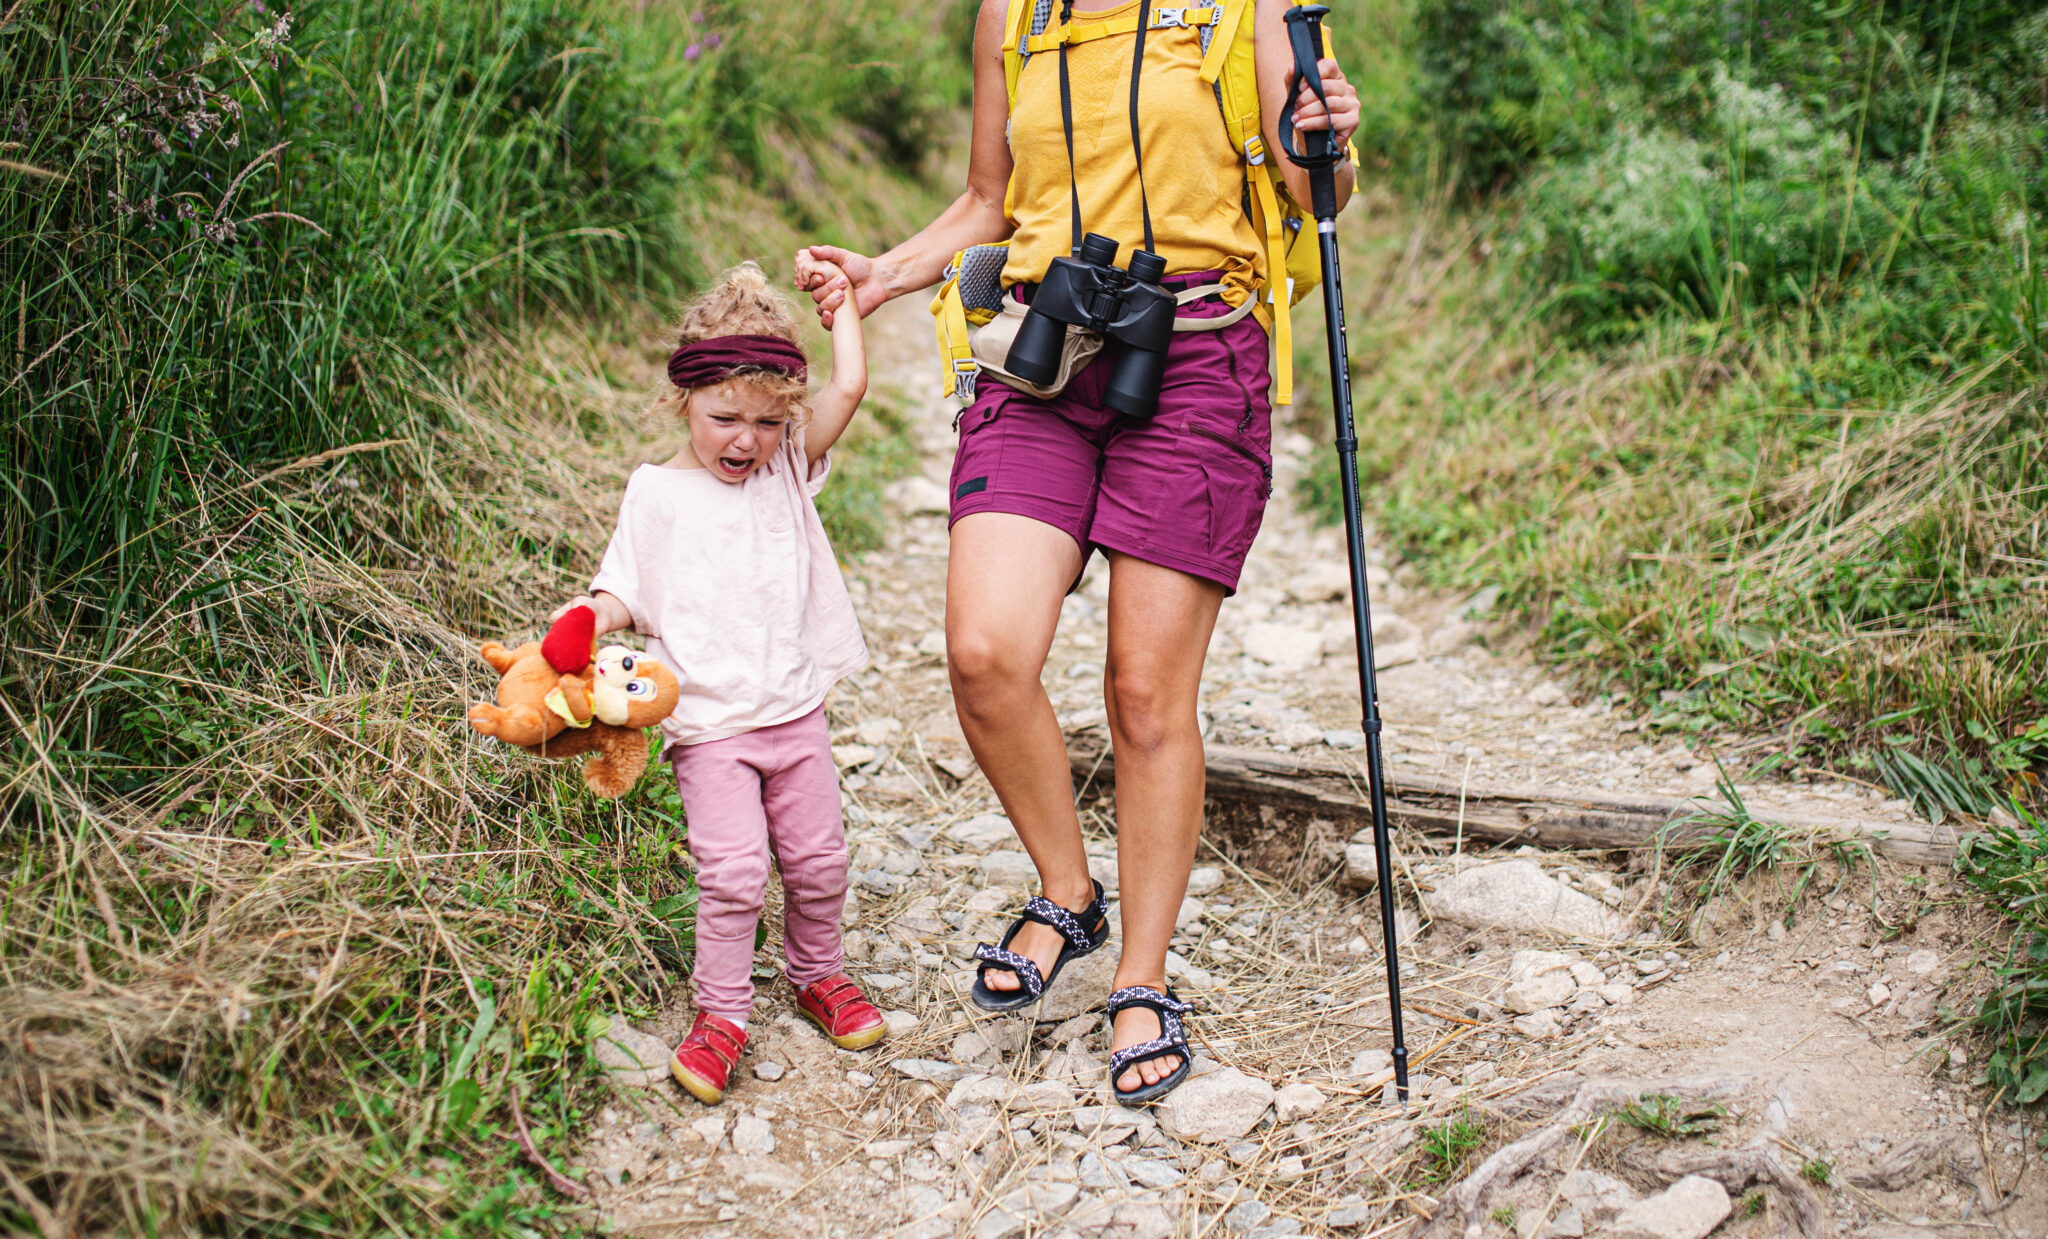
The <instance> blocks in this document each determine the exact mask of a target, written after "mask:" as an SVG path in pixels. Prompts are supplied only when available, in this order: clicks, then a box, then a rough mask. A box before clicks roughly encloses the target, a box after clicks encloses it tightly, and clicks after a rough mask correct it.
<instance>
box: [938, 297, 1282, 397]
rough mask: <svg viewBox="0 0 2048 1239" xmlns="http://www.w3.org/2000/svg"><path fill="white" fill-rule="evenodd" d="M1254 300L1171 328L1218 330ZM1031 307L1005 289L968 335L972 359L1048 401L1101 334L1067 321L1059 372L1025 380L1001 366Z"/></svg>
mask: <svg viewBox="0 0 2048 1239" xmlns="http://www.w3.org/2000/svg"><path fill="white" fill-rule="evenodd" d="M1222 291H1223V285H1221V284H1199V285H1197V286H1195V287H1193V288H1189V289H1185V290H1183V291H1181V292H1178V293H1176V294H1174V300H1175V301H1176V302H1178V303H1180V304H1181V305H1187V304H1188V303H1189V302H1193V301H1199V300H1201V299H1202V298H1203V297H1206V296H1209V295H1210V294H1212V293H1220V292H1222ZM1256 300H1257V299H1256V298H1254V297H1252V296H1251V295H1249V294H1247V295H1246V297H1245V299H1244V304H1243V305H1240V306H1238V307H1237V308H1236V309H1233V310H1232V311H1231V312H1230V313H1228V314H1223V315H1218V316H1217V317H1215V318H1176V319H1174V320H1173V329H1174V330H1175V331H1176V332H1181V331H1221V330H1223V329H1224V328H1225V327H1229V326H1232V325H1233V324H1235V323H1237V322H1239V321H1241V320H1242V319H1243V318H1244V316H1245V315H1247V314H1250V313H1251V312H1252V306H1253V304H1254V303H1255V301H1256ZM1030 308H1031V307H1029V306H1027V305H1025V304H1024V303H1023V302H1021V301H1019V300H1017V297H1016V294H1014V293H1009V292H1005V293H1004V294H1003V309H1002V312H1001V313H1000V314H997V315H996V316H995V317H994V318H992V319H990V320H989V321H988V322H987V323H986V324H984V325H982V326H981V327H978V328H976V329H975V330H974V333H973V335H972V336H971V337H970V338H969V346H970V347H971V348H972V349H973V350H974V360H975V362H976V363H977V364H979V365H980V366H981V368H982V369H983V370H985V371H987V372H988V373H989V374H990V375H993V376H994V377H995V378H997V379H1000V380H1001V381H1002V383H1003V385H1004V386H1005V387H1010V388H1014V389H1015V390H1017V391H1020V392H1023V393H1024V394H1025V395H1027V396H1036V397H1038V398H1039V399H1040V400H1050V399H1052V398H1053V397H1054V396H1057V395H1059V394H1060V393H1061V392H1063V391H1065V390H1066V389H1067V384H1068V383H1071V382H1073V381H1074V376H1075V375H1077V374H1079V373H1081V371H1082V370H1083V369H1085V368H1086V367H1087V365H1088V363H1089V362H1091V361H1094V360H1095V355H1096V354H1097V353H1100V352H1101V351H1102V335H1101V333H1099V332H1094V331H1090V330H1088V329H1087V328H1086V327H1079V326H1075V325H1072V324H1069V325H1068V326H1067V338H1066V340H1065V342H1064V343H1063V344H1062V345H1061V347H1060V370H1059V374H1058V375H1057V376H1056V377H1055V378H1054V380H1053V382H1052V383H1051V385H1049V386H1040V385H1039V384H1037V383H1027V382H1025V381H1024V380H1023V379H1020V378H1018V377H1017V376H1016V375H1014V374H1011V373H1010V372H1009V371H1008V370H1006V369H1004V368H1003V363H1004V362H1005V361H1008V360H1009V358H1010V345H1011V344H1012V343H1014V342H1015V341H1016V339H1017V329H1018V328H1020V327H1022V326H1023V325H1024V315H1025V314H1026V313H1028V312H1029V311H1030Z"/></svg>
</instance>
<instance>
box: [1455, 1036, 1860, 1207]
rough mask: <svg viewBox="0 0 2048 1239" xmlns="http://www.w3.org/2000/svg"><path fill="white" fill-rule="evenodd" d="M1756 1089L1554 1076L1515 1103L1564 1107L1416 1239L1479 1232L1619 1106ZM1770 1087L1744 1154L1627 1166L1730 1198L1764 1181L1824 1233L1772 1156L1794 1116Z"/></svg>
mask: <svg viewBox="0 0 2048 1239" xmlns="http://www.w3.org/2000/svg"><path fill="white" fill-rule="evenodd" d="M1761 1082H1762V1081H1759V1079H1758V1078H1757V1077H1756V1076H1749V1075H1738V1074H1734V1073H1725V1072H1717V1073H1715V1074H1711V1075H1698V1076H1676V1077H1668V1078H1664V1079H1649V1080H1639V1079H1622V1078H1616V1077H1601V1078H1598V1079H1592V1080H1579V1079H1573V1078H1571V1077H1560V1078H1559V1080H1558V1081H1556V1082H1555V1083H1553V1084H1552V1085H1551V1086H1550V1087H1549V1088H1546V1089H1544V1090H1542V1092H1541V1093H1540V1094H1539V1093H1533V1092H1532V1093H1530V1094H1525V1095H1524V1096H1523V1097H1521V1098H1519V1099H1517V1100H1518V1101H1519V1102H1521V1105H1520V1106H1518V1107H1517V1109H1520V1110H1522V1111H1523V1112H1524V1113H1529V1112H1532V1111H1533V1112H1540V1110H1541V1109H1544V1108H1548V1107H1547V1106H1545V1105H1544V1103H1545V1102H1546V1101H1548V1102H1550V1103H1551V1104H1553V1105H1554V1104H1555V1103H1556V1101H1557V1100H1562V1098H1563V1097H1564V1096H1565V1091H1566V1089H1568V1088H1569V1089H1571V1092H1570V1094H1569V1095H1570V1101H1569V1102H1568V1103H1566V1104H1565V1105H1564V1108H1563V1109H1561V1110H1559V1111H1557V1113H1556V1115H1555V1116H1554V1117H1553V1118H1552V1119H1551V1120H1550V1121H1549V1122H1548V1123H1546V1124H1544V1125H1543V1126H1542V1127H1540V1128H1538V1129H1536V1130H1535V1131H1533V1132H1530V1133H1529V1134H1528V1135H1526V1136H1524V1137H1522V1138H1521V1139H1520V1140H1517V1141H1515V1142H1514V1143H1512V1144H1509V1145H1506V1146H1505V1147H1503V1148H1501V1149H1500V1150H1498V1151H1497V1152H1495V1153H1494V1154H1493V1156H1491V1157H1489V1158H1487V1159H1486V1160H1485V1161H1484V1162H1481V1163H1480V1164H1479V1167H1478V1169H1476V1170H1474V1171H1473V1172H1472V1173H1471V1174H1469V1175H1467V1176H1465V1178H1464V1179H1463V1180H1462V1181H1460V1182H1459V1183H1458V1185H1457V1186H1456V1187H1454V1188H1452V1189H1451V1190H1450V1191H1449V1192H1448V1193H1446V1194H1445V1196H1444V1198H1443V1204H1442V1206H1441V1207H1440V1208H1439V1209H1438V1210H1437V1212H1436V1216H1435V1218H1434V1219H1433V1220H1432V1221H1431V1222H1430V1224H1429V1225H1428V1226H1427V1227H1426V1228H1424V1230H1423V1231H1422V1239H1452V1237H1453V1236H1462V1235H1466V1234H1476V1233H1478V1228H1479V1227H1480V1226H1481V1224H1482V1223H1483V1222H1484V1221H1485V1218H1486V1213H1487V1208H1488V1202H1489V1201H1490V1200H1491V1199H1492V1197H1493V1195H1494V1193H1495V1192H1497V1191H1501V1190H1504V1189H1506V1188H1508V1187H1509V1186H1511V1185H1512V1184H1513V1183H1514V1182H1515V1180H1516V1179H1518V1178H1520V1177H1521V1176H1522V1174H1523V1173H1524V1172H1525V1171H1527V1170H1529V1169H1530V1168H1531V1167H1532V1166H1535V1165H1536V1164H1537V1163H1539V1162H1541V1161H1543V1160H1544V1159H1545V1158H1547V1157H1548V1156H1549V1155H1550V1154H1551V1153H1553V1152H1555V1151H1556V1150H1557V1149H1558V1148H1559V1147H1561V1146H1562V1145H1563V1144H1564V1143H1565V1142H1566V1141H1568V1140H1570V1139H1572V1138H1574V1131H1575V1129H1578V1128H1581V1127H1583V1126H1584V1125H1585V1124H1586V1123H1589V1122H1591V1121H1593V1120H1594V1119H1597V1118H1598V1117H1600V1116H1601V1115H1602V1114H1604V1113H1606V1112H1608V1111H1610V1110H1613V1109H1615V1108H1616V1107H1618V1106H1623V1105H1626V1104H1628V1103H1629V1102H1631V1101H1634V1100H1636V1099H1637V1098H1640V1097H1643V1096H1645V1095H1651V1094H1658V1093H1666V1094H1671V1095H1674V1096H1681V1097H1687V1098H1697V1099H1700V1100H1712V1101H1726V1100H1731V1099H1733V1098H1736V1097H1739V1096H1741V1095H1742V1094H1743V1093H1744V1092H1746V1091H1748V1090H1750V1089H1752V1088H1754V1087H1756V1086H1757V1085H1758V1084H1759V1083H1761ZM1573 1086H1576V1087H1573ZM1770 1087H1771V1092H1770V1098H1769V1100H1768V1102H1766V1104H1765V1108H1764V1123H1763V1128H1762V1129H1761V1130H1760V1131H1758V1132H1757V1133H1756V1134H1755V1135H1754V1136H1753V1137H1752V1138H1751V1139H1750V1141H1749V1142H1748V1143H1747V1144H1745V1145H1744V1146H1743V1147H1741V1148H1739V1149H1698V1150H1694V1149H1688V1148H1682V1147H1668V1148H1664V1149H1661V1150H1659V1151H1657V1152H1655V1153H1654V1154H1651V1155H1649V1156H1643V1157H1640V1158H1634V1159H1630V1164H1631V1165H1632V1166H1634V1167H1635V1168H1636V1169H1638V1170H1642V1171H1644V1172H1646V1173H1648V1174H1652V1175H1656V1176H1657V1177H1659V1178H1661V1179H1664V1180H1665V1181H1667V1182H1668V1181H1670V1180H1673V1179H1679V1178H1683V1177H1684V1176H1686V1175H1689V1174H1697V1175H1704V1176H1706V1177H1707V1178H1710V1179H1713V1180H1715V1181H1716V1182H1718V1183H1720V1184H1721V1185H1722V1186H1723V1187H1725V1188H1727V1189H1728V1191H1729V1192H1731V1193H1735V1192H1740V1191H1743V1190H1744V1189H1746V1188H1748V1187H1749V1186H1750V1185H1751V1184H1754V1183H1759V1182H1767V1183H1769V1184H1771V1185H1772V1186H1773V1187H1776V1188H1777V1189H1778V1190H1779V1191H1781V1192H1783V1193H1784V1194H1785V1196H1786V1198H1787V1199H1789V1200H1790V1201H1791V1203H1792V1209H1793V1212H1794V1214H1795V1215H1796V1216H1797V1218H1798V1221H1799V1226H1800V1229H1801V1230H1802V1231H1803V1232H1804V1233H1805V1234H1806V1235H1807V1236H1809V1239H1819V1237H1820V1236H1824V1235H1826V1234H1827V1233H1828V1224H1827V1218H1826V1215H1825V1214H1824V1213H1823V1212H1822V1211H1821V1207H1820V1201H1819V1199H1818V1198H1817V1197H1816V1196H1815V1195H1814V1193H1813V1190H1812V1189H1811V1188H1810V1187H1808V1186H1807V1185H1806V1183H1805V1182H1804V1181H1803V1180H1801V1178H1800V1177H1799V1172H1798V1170H1797V1169H1795V1168H1793V1167H1791V1166H1788V1165H1786V1164H1785V1162H1784V1160H1783V1159H1782V1158H1780V1157H1779V1156H1778V1151H1777V1147H1776V1145H1777V1142H1778V1141H1779V1140H1780V1139H1782V1137H1783V1135H1784V1131H1785V1126H1786V1124H1787V1123H1788V1122H1789V1121H1790V1120H1791V1117H1792V1084H1791V1082H1790V1081H1788V1080H1787V1079H1785V1078H1784V1077H1779V1078H1778V1079H1776V1080H1775V1081H1773V1082H1771V1084H1770Z"/></svg>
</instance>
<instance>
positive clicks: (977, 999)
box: [967, 934, 1109, 1012]
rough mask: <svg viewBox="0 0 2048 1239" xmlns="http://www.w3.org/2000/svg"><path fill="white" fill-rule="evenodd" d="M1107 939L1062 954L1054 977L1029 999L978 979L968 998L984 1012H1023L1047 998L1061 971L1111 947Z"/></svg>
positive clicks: (1053, 971) (1017, 991) (1048, 979)
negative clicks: (992, 987) (1082, 949)
mask: <svg viewBox="0 0 2048 1239" xmlns="http://www.w3.org/2000/svg"><path fill="white" fill-rule="evenodd" d="M1107 939H1108V935H1106V934H1105V935H1104V941H1101V942H1098V943H1096V944H1095V945H1094V946H1091V947H1089V948H1088V949H1087V950H1085V951H1077V950H1073V949H1071V948H1069V949H1068V950H1067V951H1066V953H1065V954H1062V955H1061V956H1060V957H1059V959H1058V960H1056V961H1055V962H1054V963H1053V966H1052V975H1051V976H1048V977H1047V978H1045V985H1044V987H1043V988H1042V989H1040V990H1039V991H1038V992H1037V993H1036V994H1033V995H1032V996H1031V997H1029V998H1022V999H1021V1000H1020V996H1021V995H1022V994H1023V992H1024V991H1022V990H998V989H990V988H988V987H987V986H985V985H983V984H982V983H981V981H980V980H979V979H978V978H977V979H976V980H975V982H974V988H972V989H970V990H968V991H967V997H968V998H969V999H971V1000H972V1001H973V1003H974V1005H975V1006H977V1007H980V1008H981V1009H982V1010H984V1011H997V1012H1000V1011H1022V1010H1023V1009H1024V1008H1026V1007H1028V1006H1030V1005H1031V1004H1033V1003H1035V1002H1038V1001H1040V1000H1041V999H1043V998H1044V997H1045V995H1046V992H1047V991H1049V990H1051V989H1052V983H1053V982H1054V981H1057V980H1059V979H1060V970H1061V969H1062V968H1065V967H1066V966H1067V965H1068V964H1071V963H1073V962H1074V961H1075V960H1077V959H1079V958H1081V957H1082V956H1083V955H1093V954H1094V953H1095V952H1097V951H1099V950H1101V949H1102V948H1103V947H1105V946H1107V945H1109V943H1108V940H1107ZM1010 975H1011V976H1015V975H1016V974H1015V973H1011V974H1010ZM983 994H987V995H988V996H989V997H988V998H986V999H984V998H983V997H982V995H983Z"/></svg>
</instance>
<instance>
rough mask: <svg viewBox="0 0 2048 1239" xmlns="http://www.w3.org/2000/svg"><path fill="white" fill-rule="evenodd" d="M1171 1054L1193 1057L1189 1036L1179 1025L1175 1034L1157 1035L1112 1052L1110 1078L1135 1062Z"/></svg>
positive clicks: (1113, 1077)
mask: <svg viewBox="0 0 2048 1239" xmlns="http://www.w3.org/2000/svg"><path fill="white" fill-rule="evenodd" d="M1169 1054H1178V1055H1179V1056H1180V1057H1182V1058H1188V1059H1191V1058H1192V1055H1191V1054H1190V1052H1189V1050H1188V1041H1187V1038H1186V1037H1185V1036H1184V1035H1182V1033H1181V1031H1180V1029H1179V1027H1178V1026H1176V1027H1175V1028H1174V1029H1173V1035H1172V1036H1170V1037H1155V1038H1153V1039H1152V1040H1150V1041H1140V1042H1139V1043H1138V1044H1136V1045H1131V1046H1125V1047H1124V1048H1123V1049H1121V1050H1118V1051H1117V1052H1116V1053H1114V1054H1111V1055H1110V1056H1109V1078H1110V1079H1111V1080H1115V1079H1116V1078H1117V1077H1118V1076H1120V1075H1122V1074H1123V1073H1124V1070H1125V1069H1126V1068H1128V1067H1130V1066H1131V1065H1132V1064H1133V1063H1143V1062H1150V1061H1151V1060H1153V1059H1155V1058H1165V1057H1166V1056H1167V1055H1169Z"/></svg>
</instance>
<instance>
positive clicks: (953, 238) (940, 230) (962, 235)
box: [875, 187, 1015, 298]
mask: <svg viewBox="0 0 2048 1239" xmlns="http://www.w3.org/2000/svg"><path fill="white" fill-rule="evenodd" d="M1013 231H1015V229H1014V228H1012V227H1011V224H1010V221H1009V219H1008V218H1007V217H1006V216H1004V214H1003V204H1002V202H1001V200H1000V199H998V200H996V201H990V200H989V199H988V197H986V196H985V195H984V194H983V193H981V192H980V191H978V190H976V189H974V188H972V187H969V188H968V189H967V190H966V192H964V193H962V194H961V195H960V196H959V197H958V198H955V199H954V200H953V204H952V205H951V206H949V207H947V208H946V209H945V210H944V211H941V212H940V213H939V217H938V218H937V219H935V220H933V221H932V222H931V223H929V224H927V225H925V227H924V228H923V229H922V230H921V231H919V232H918V233H917V235H915V236H913V237H911V238H910V239H909V240H907V241H905V242H903V243H902V244H901V245H898V246H897V247H896V248H894V249H892V250H890V251H889V252H888V253H886V254H883V255H882V256H880V257H879V258H877V259H875V262H876V264H877V265H879V266H880V267H881V268H882V283H883V287H884V289H885V290H886V291H887V293H888V295H889V296H890V297H891V298H895V297H900V296H902V295H903V294H904V293H912V292H916V291H917V290H919V289H921V288H929V287H931V286H932V285H933V284H936V283H938V282H939V277H940V276H941V275H943V274H944V273H945V270H946V264H947V263H949V262H951V261H952V260H953V255H955V254H957V253H959V252H960V251H961V250H964V249H966V248H967V247H968V246H970V245H987V244H991V243H993V242H996V241H1003V240H1007V239H1008V238H1009V236H1010V234H1011V233H1012V232H1013Z"/></svg>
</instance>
